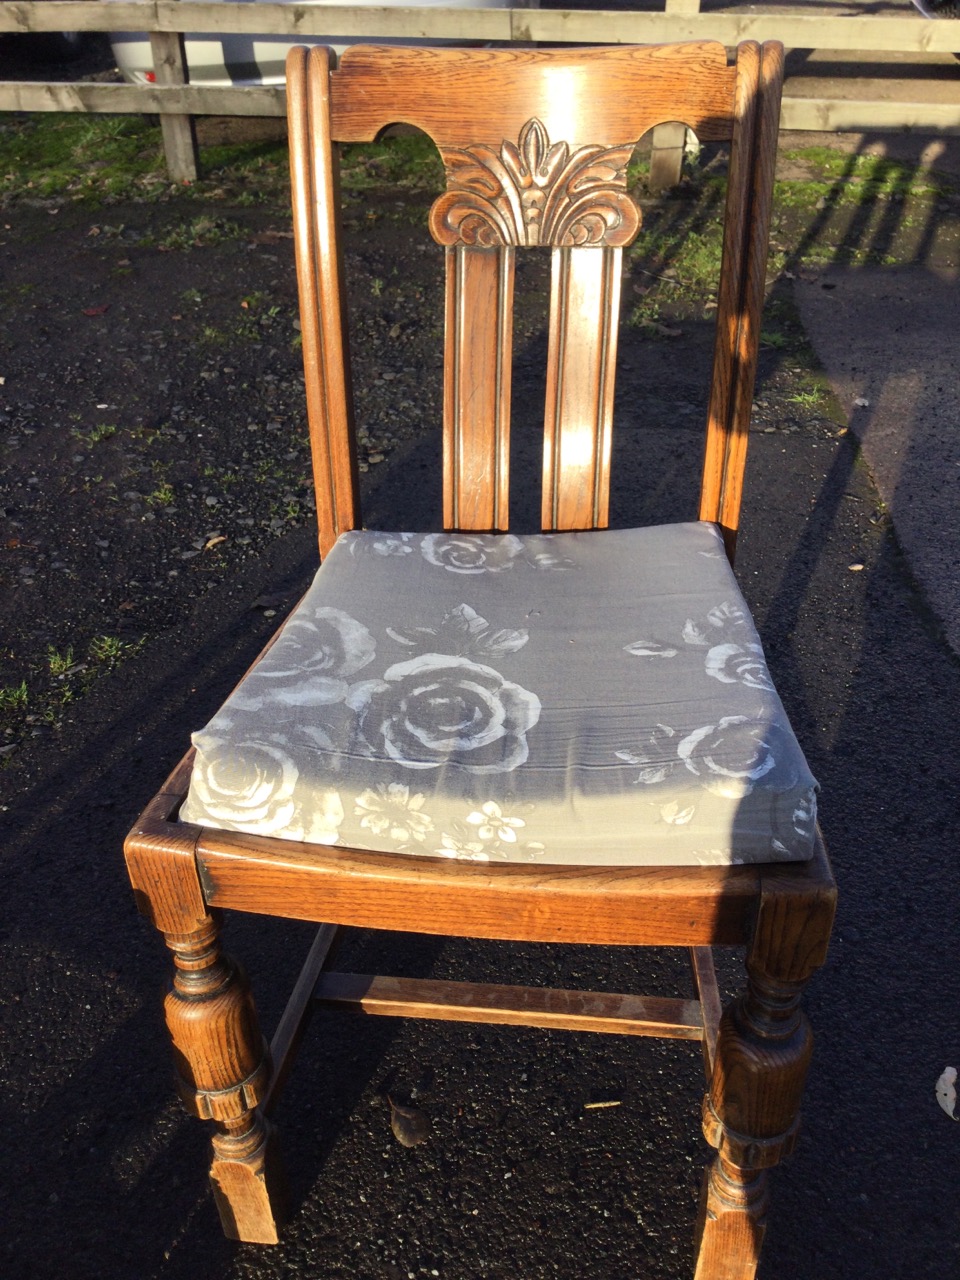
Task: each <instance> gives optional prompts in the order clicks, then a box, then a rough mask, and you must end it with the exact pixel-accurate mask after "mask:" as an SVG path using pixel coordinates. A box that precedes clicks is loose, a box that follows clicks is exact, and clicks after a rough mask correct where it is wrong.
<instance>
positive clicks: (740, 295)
mask: <svg viewBox="0 0 960 1280" xmlns="http://www.w3.org/2000/svg"><path fill="white" fill-rule="evenodd" d="M783 66H784V61H783V46H782V45H781V44H780V43H779V42H777V41H767V42H766V43H764V44H763V45H758V44H756V43H755V42H754V41H745V42H744V43H743V44H741V45H740V46H739V47H738V50H737V85H736V104H735V119H734V132H733V140H732V145H731V151H730V172H729V177H728V186H727V212H726V223H725V232H724V245H723V261H722V265H721V273H720V291H719V294H718V298H717V304H718V305H717V330H716V340H715V346H714V358H713V377H712V380H711V391H710V401H709V405H708V409H707V431H706V444H705V450H704V463H703V474H702V481H701V490H700V519H701V520H712V521H714V522H715V523H716V524H718V525H719V527H720V530H721V533H722V534H723V540H724V545H725V546H726V550H727V555H728V557H729V559H730V563H731V564H732V563H733V559H734V554H735V551H736V543H737V530H738V527H739V523H740V502H741V498H742V494H743V476H744V469H745V466H746V460H747V440H748V434H749V429H750V416H751V411H752V407H753V387H754V382H755V379H756V369H757V354H758V351H759V346H760V314H761V310H762V307H763V299H764V289H765V281H766V269H767V247H768V242H769V237H770V210H771V204H772V200H773V181H774V174H775V169H776V155H777V137H778V133H779V122H780V97H781V94H782V89H783Z"/></svg>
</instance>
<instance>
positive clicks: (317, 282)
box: [287, 48, 360, 558]
mask: <svg viewBox="0 0 960 1280" xmlns="http://www.w3.org/2000/svg"><path fill="white" fill-rule="evenodd" d="M329 101H330V51H329V50H328V49H325V48H316V49H313V50H312V51H309V52H308V50H306V49H304V48H295V49H291V51H290V55H289V57H288V59H287V119H288V125H289V130H290V155H291V163H290V182H291V188H292V196H293V218H294V246H295V253H296V264H297V284H298V287H299V293H300V334H301V339H302V342H303V366H304V374H305V378H306V399H307V422H308V424H309V431H310V449H311V455H312V458H313V481H314V488H315V491H316V499H317V521H318V524H319V537H320V556H321V558H322V557H323V556H325V555H326V554H327V552H328V551H329V550H330V548H331V547H332V546H333V544H334V543H335V542H336V540H337V538H338V537H339V536H340V534H341V533H344V532H346V530H348V529H357V528H359V527H360V501H359V493H358V484H357V450H356V442H355V430H354V419H353V388H352V383H351V377H350V348H349V342H348V336H347V311H346V298H345V293H344V285H343V279H344V276H343V258H342V247H341V239H340V235H339V218H340V189H339V167H338V154H337V151H336V148H335V147H334V146H333V145H332V139H331V136H330V110H329Z"/></svg>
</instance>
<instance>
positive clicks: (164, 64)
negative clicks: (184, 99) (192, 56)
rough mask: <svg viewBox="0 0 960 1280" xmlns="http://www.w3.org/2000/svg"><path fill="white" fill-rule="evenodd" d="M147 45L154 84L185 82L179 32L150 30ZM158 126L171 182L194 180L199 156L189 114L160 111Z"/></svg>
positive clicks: (184, 56)
mask: <svg viewBox="0 0 960 1280" xmlns="http://www.w3.org/2000/svg"><path fill="white" fill-rule="evenodd" d="M150 48H151V51H152V53H153V69H154V73H155V75H156V78H157V84H164V85H165V84H186V83H187V58H186V54H185V52H184V47H183V35H182V34H181V33H180V32H177V31H151V32H150ZM160 129H161V132H162V134H163V153H164V155H165V156H166V158H167V172H168V173H169V174H170V177H171V178H172V179H173V180H174V182H196V180H197V173H198V169H199V165H198V160H199V156H198V153H197V131H196V127H195V125H194V122H193V116H179V115H167V114H166V113H162V114H161V116H160Z"/></svg>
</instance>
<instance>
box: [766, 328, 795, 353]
mask: <svg viewBox="0 0 960 1280" xmlns="http://www.w3.org/2000/svg"><path fill="white" fill-rule="evenodd" d="M760 345H761V346H764V347H775V348H776V349H777V350H778V351H782V350H783V349H784V348H785V347H789V345H790V339H789V338H788V337H787V335H786V334H785V333H779V332H778V331H777V330H776V329H762V330H761V331H760Z"/></svg>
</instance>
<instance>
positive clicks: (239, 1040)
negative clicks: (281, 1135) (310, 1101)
mask: <svg viewBox="0 0 960 1280" xmlns="http://www.w3.org/2000/svg"><path fill="white" fill-rule="evenodd" d="M164 937H165V939H166V943H167V946H168V947H169V948H170V950H171V951H172V952H173V962H174V979H173V987H172V989H171V991H170V992H169V994H168V996H167V998H166V1002H165V1011H166V1018H167V1027H168V1028H169V1031H170V1037H171V1039H172V1041H173V1052H174V1058H175V1061H176V1067H177V1076H178V1081H179V1089H180V1096H181V1098H182V1099H183V1102H184V1105H185V1106H186V1107H187V1109H188V1110H189V1111H190V1112H192V1114H193V1115H196V1116H199V1117H200V1118H201V1119H203V1120H212V1121H214V1123H215V1124H216V1126H217V1132H216V1134H215V1136H214V1138H213V1164H212V1166H211V1169H210V1179H211V1182H212V1184H213V1193H214V1197H215V1199H216V1202H217V1208H218V1209H219V1210H220V1218H221V1221H222V1223H223V1229H224V1231H225V1233H226V1234H227V1235H228V1236H230V1237H231V1238H232V1239H235V1240H247V1241H251V1242H255V1243H259V1244H276V1242H277V1239H278V1228H279V1226H280V1223H281V1221H282V1218H283V1211H284V1206H285V1198H286V1196H285V1184H284V1179H283V1174H282V1171H281V1169H280V1166H279V1160H278V1158H277V1153H276V1140H275V1137H274V1134H273V1129H272V1126H270V1125H269V1124H268V1123H267V1122H266V1121H265V1120H264V1118H263V1116H262V1115H261V1114H260V1112H259V1111H258V1110H257V1107H258V1106H259V1104H260V1103H261V1102H262V1100H263V1098H264V1096H265V1094H266V1089H267V1084H268V1082H269V1079H270V1055H269V1051H268V1049H267V1046H266V1044H265V1042H264V1039H263V1036H262V1035H261V1034H260V1029H259V1026H258V1024H257V1016H256V1011H255V1010H254V1007H253V999H252V997H251V995H250V986H249V983H248V982H247V979H246V975H245V974H244V973H243V971H242V969H241V968H240V967H239V966H238V965H237V964H236V963H235V962H234V961H233V960H231V959H230V957H229V956H226V955H224V953H223V951H222V950H221V948H220V939H219V935H218V930H217V921H216V919H215V918H214V916H212V915H208V916H207V917H206V918H205V920H204V921H203V923H202V924H201V926H200V928H198V929H197V930H195V931H194V932H192V933H188V934H174V933H166V934H164Z"/></svg>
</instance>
